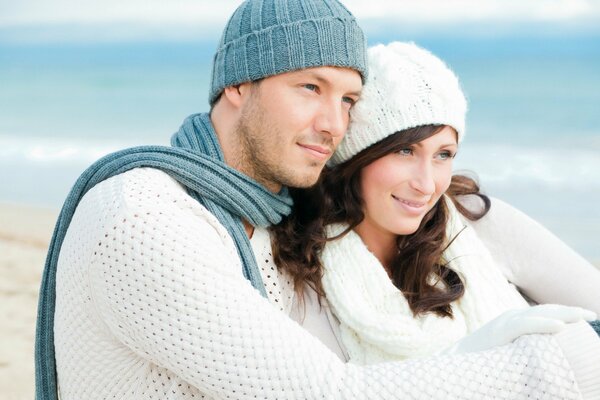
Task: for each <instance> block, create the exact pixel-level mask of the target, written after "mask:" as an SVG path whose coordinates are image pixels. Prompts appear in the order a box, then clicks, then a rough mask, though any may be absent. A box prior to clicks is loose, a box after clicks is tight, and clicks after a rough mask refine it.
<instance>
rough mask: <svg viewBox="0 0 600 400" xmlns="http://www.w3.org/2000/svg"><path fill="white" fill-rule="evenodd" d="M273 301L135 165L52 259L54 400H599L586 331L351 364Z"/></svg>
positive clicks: (202, 221) (88, 210) (78, 222)
mask: <svg viewBox="0 0 600 400" xmlns="http://www.w3.org/2000/svg"><path fill="white" fill-rule="evenodd" d="M259 262H261V261H260V259H259ZM263 267H264V264H263ZM266 281H267V282H269V280H268V279H267V280H266ZM273 284H274V285H273V286H274V287H277V282H273ZM279 290H281V292H280V293H279ZM278 293H279V294H280V296H279V297H276V296H275V297H270V300H271V302H269V301H268V300H266V299H264V298H262V297H261V296H260V295H259V294H258V292H257V291H255V290H254V289H253V288H252V287H251V286H250V284H249V283H248V282H247V281H246V280H245V279H244V278H243V276H242V273H241V263H240V260H239V259H238V257H237V254H236V249H235V245H234V243H233V241H232V239H231V238H230V237H229V235H228V234H227V232H226V230H225V228H224V227H223V226H222V225H220V224H219V222H218V221H217V220H216V219H215V218H214V217H213V216H212V215H211V214H210V213H208V212H207V210H206V209H204V208H203V207H202V206H201V205H199V204H198V203H196V202H195V201H194V200H193V199H192V198H190V197H189V196H188V195H187V193H186V191H185V190H184V189H183V188H182V187H181V186H180V185H179V184H177V183H176V182H175V181H174V180H173V179H172V178H170V177H169V176H168V175H166V174H164V173H162V172H160V171H157V170H153V169H136V170H132V171H129V172H127V173H124V174H121V175H118V176H116V177H113V178H111V179H108V180H106V181H104V182H102V183H101V184H99V185H97V186H96V187H95V188H93V189H92V190H91V191H90V192H89V193H88V194H86V196H85V197H84V199H83V200H82V202H81V203H80V205H79V206H78V208H77V211H76V213H75V216H74V218H73V221H72V223H71V226H70V228H69V230H68V232H67V235H66V238H65V242H64V244H63V246H62V250H61V254H60V258H59V262H58V275H57V302H56V316H55V344H56V358H57V369H58V377H59V390H60V394H61V396H62V398H63V399H67V400H68V399H109V398H119V399H189V398H208V399H398V398H419V399H420V398H423V399H425V398H431V399H467V398H468V399H487V398H506V399H526V398H539V399H579V398H582V395H583V398H593V397H591V394H592V393H596V396H599V395H600V388H598V386H597V385H598V382H599V377H598V374H599V372H598V371H595V368H594V367H593V366H590V365H587V366H586V365H585V364H584V363H582V361H585V360H589V357H590V353H592V354H593V353H594V352H595V354H597V356H596V357H598V355H600V349H598V348H597V346H596V342H594V341H593V340H590V336H589V335H588V334H589V331H587V330H585V329H578V328H577V327H575V328H574V329H569V330H567V331H565V332H564V333H562V334H559V335H556V336H527V337H523V338H521V339H519V340H517V341H516V342H515V343H514V344H512V345H509V346H504V347H501V348H497V349H493V350H489V351H485V352H480V353H475V354H469V355H459V356H444V357H437V358H431V359H424V360H417V361H408V362H403V363H386V364H378V365H372V366H366V367H358V366H353V365H351V364H345V363H343V362H342V361H341V360H340V359H339V358H338V357H337V356H336V355H335V354H334V353H333V352H332V351H330V350H329V349H328V348H327V347H326V346H325V345H323V343H321V342H320V341H319V340H318V339H316V338H315V337H314V336H312V335H311V334H309V333H308V332H307V331H306V330H304V329H302V328H301V327H300V326H298V324H297V323H296V322H294V321H292V320H291V319H290V318H289V317H288V316H287V315H286V313H285V310H286V306H285V305H284V306H283V311H282V308H281V305H280V304H279V302H280V301H282V300H280V301H278V302H275V301H274V300H275V299H276V298H278V299H287V300H286V301H289V298H290V296H291V294H290V293H289V288H284V287H278ZM270 296H273V294H272V293H271V294H270ZM274 305H275V306H274ZM593 339H596V338H595V337H594V338H593ZM574 340H577V341H578V343H579V345H578V346H576V347H575V348H574V347H573V346H571V344H572V343H573V341H574ZM594 385H596V386H594ZM594 390H596V392H594Z"/></svg>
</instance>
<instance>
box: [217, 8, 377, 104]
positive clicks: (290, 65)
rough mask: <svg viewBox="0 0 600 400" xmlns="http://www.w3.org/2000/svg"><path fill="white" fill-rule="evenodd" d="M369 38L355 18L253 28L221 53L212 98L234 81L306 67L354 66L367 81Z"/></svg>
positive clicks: (306, 21)
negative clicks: (365, 49)
mask: <svg viewBox="0 0 600 400" xmlns="http://www.w3.org/2000/svg"><path fill="white" fill-rule="evenodd" d="M357 43H360V44H361V45H360V46H359V45H356V44H357ZM353 44H354V45H353ZM365 44H366V39H365V37H364V34H363V32H362V30H361V29H360V27H359V26H358V24H357V22H356V20H355V19H353V18H321V19H308V20H302V21H296V22H292V23H289V24H283V25H274V26H272V27H269V28H267V29H262V30H259V31H255V32H252V33H250V34H247V35H244V36H242V37H240V38H238V39H236V40H235V41H232V42H229V43H227V44H226V45H225V46H223V47H221V48H220V49H219V50H218V51H217V53H216V54H215V59H214V66H213V71H212V86H211V90H210V96H209V102H210V104H211V105H212V104H214V102H215V101H216V100H217V98H218V97H219V95H220V94H221V92H222V91H223V89H224V88H226V87H228V86H233V85H237V84H240V83H244V82H251V81H255V80H258V79H262V78H266V77H269V76H272V75H277V74H281V73H285V72H290V71H295V70H299V69H305V68H313V67H323V66H335V67H347V68H352V69H355V70H357V71H358V72H359V73H360V74H361V76H362V79H363V82H364V81H365V80H366V78H367V54H366V52H365V51H364V45H365Z"/></svg>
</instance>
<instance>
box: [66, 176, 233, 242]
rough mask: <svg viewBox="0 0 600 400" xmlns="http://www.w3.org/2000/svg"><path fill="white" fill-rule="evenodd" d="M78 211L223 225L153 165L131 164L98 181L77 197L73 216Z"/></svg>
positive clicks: (105, 217)
mask: <svg viewBox="0 0 600 400" xmlns="http://www.w3.org/2000/svg"><path fill="white" fill-rule="evenodd" d="M78 214H80V215H81V214H84V215H86V214H87V215H91V214H93V215H95V217H96V220H98V221H99V220H108V219H110V220H114V219H115V218H117V217H121V216H122V217H127V216H135V215H139V214H144V215H148V216H154V217H155V218H159V216H161V215H162V216H164V215H168V216H169V217H170V218H178V219H179V218H181V219H190V218H191V219H193V220H194V221H195V222H196V223H207V224H209V225H213V226H214V227H218V228H219V230H220V228H223V229H224V227H223V226H222V225H221V224H220V223H219V222H218V221H217V219H216V218H215V217H214V215H213V214H211V213H210V212H209V211H208V210H207V209H206V208H205V207H204V206H203V205H202V204H200V203H199V202H198V201H196V200H195V199H194V198H193V197H191V196H190V195H189V194H188V192H187V190H186V188H185V187H184V186H183V185H181V184H180V183H179V182H177V181H176V180H175V179H174V178H172V177H171V176H170V175H169V174H167V173H166V172H164V171H161V170H159V169H156V168H135V169H132V170H129V171H127V172H124V173H121V174H118V175H115V176H113V177H111V178H108V179H106V180H104V181H102V182H100V183H98V184H97V185H96V186H94V187H93V188H92V189H90V190H89V191H88V192H87V193H86V194H85V196H84V197H83V198H82V199H81V201H80V203H79V205H78V207H77V210H76V212H75V216H74V219H78V218H77V215H78Z"/></svg>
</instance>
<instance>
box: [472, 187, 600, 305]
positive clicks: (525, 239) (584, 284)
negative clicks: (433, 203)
mask: <svg viewBox="0 0 600 400" xmlns="http://www.w3.org/2000/svg"><path fill="white" fill-rule="evenodd" d="M468 197H470V198H463V200H461V202H463V203H465V204H466V205H467V207H469V208H471V207H474V206H476V203H475V202H476V201H477V200H476V198H475V197H474V196H468ZM491 201H492V206H491V209H490V211H489V212H488V214H486V215H485V216H484V217H483V218H482V219H480V220H479V221H475V222H472V223H471V224H472V226H473V227H474V229H475V230H476V231H477V234H478V235H479V237H480V238H481V240H482V241H483V243H484V244H485V245H486V246H487V247H488V249H489V250H490V252H491V253H492V257H493V258H494V260H495V261H496V262H497V263H498V264H499V266H500V267H501V268H502V270H503V272H504V274H505V276H506V277H507V279H508V280H509V281H511V282H512V283H513V284H515V285H516V286H517V287H518V288H519V290H521V291H522V292H523V293H524V294H525V295H526V296H527V297H529V298H530V299H532V300H534V301H535V302H537V303H557V304H565V305H572V306H579V307H584V308H587V309H590V310H593V311H595V312H596V313H598V314H599V315H600V295H598V293H600V270H598V268H596V267H594V266H593V265H591V264H590V263H589V262H588V261H586V260H585V259H584V258H583V257H581V256H580V255H579V254H577V253H576V252H575V251H573V250H572V249H571V248H570V247H569V246H568V245H567V244H565V243H564V242H563V241H561V240H560V239H558V238H557V237H556V236H554V235H553V234H552V233H551V232H550V231H548V230H547V229H546V228H544V227H543V226H542V225H540V224H539V223H537V222H536V221H534V220H533V219H531V218H530V217H528V216H527V215H525V214H524V213H522V212H521V211H519V210H517V209H516V208H514V207H512V206H510V205H508V204H507V203H505V202H503V201H501V200H498V199H496V198H492V199H491Z"/></svg>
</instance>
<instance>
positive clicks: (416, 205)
mask: <svg viewBox="0 0 600 400" xmlns="http://www.w3.org/2000/svg"><path fill="white" fill-rule="evenodd" d="M392 198H394V200H396V201H397V202H398V204H400V205H401V206H402V207H403V208H404V209H405V210H406V211H408V212H409V213H410V214H414V215H420V214H422V213H423V211H424V210H425V206H426V205H427V203H424V202H419V201H410V200H405V199H402V198H400V197H397V196H394V195H392Z"/></svg>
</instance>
